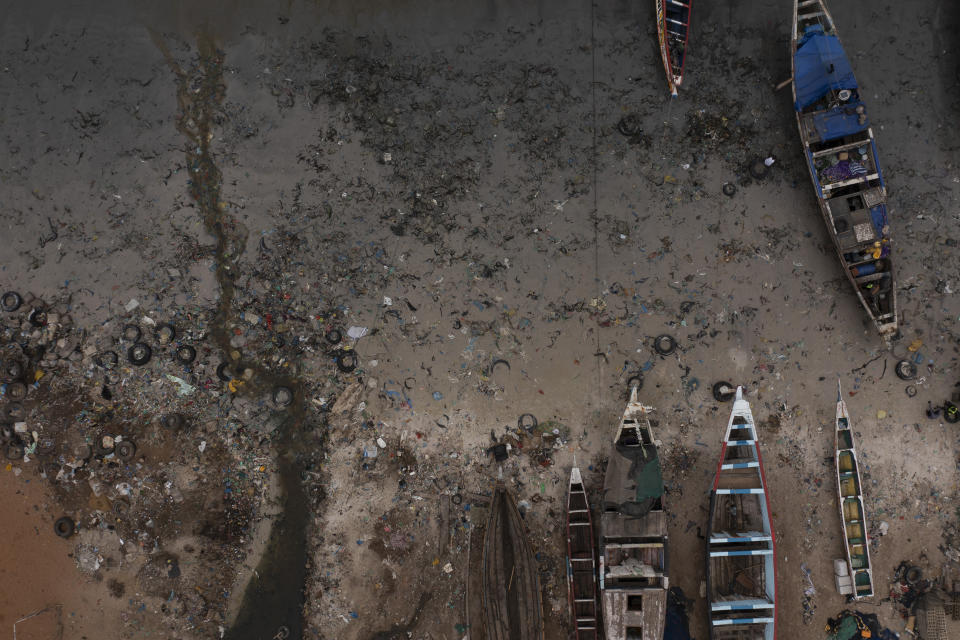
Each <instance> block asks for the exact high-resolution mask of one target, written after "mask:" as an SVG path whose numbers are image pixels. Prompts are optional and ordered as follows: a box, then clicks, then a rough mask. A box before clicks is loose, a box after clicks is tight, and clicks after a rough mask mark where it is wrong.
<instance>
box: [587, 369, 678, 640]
mask: <svg viewBox="0 0 960 640" xmlns="http://www.w3.org/2000/svg"><path fill="white" fill-rule="evenodd" d="M652 410H653V409H652V408H651V407H648V406H645V405H643V404H642V403H640V402H639V401H638V400H637V388H636V387H634V388H633V389H632V390H631V392H630V402H629V403H628V404H627V408H626V410H625V411H624V412H623V417H622V418H621V419H620V424H619V426H618V427H617V433H616V437H615V438H614V440H613V443H614V446H613V451H612V452H611V453H610V462H609V463H608V464H607V473H606V476H605V477H604V482H603V511H602V513H601V515H600V599H601V602H602V604H603V609H602V610H603V623H604V629H605V630H606V638H607V640H628V639H629V640H634V639H636V640H662V638H663V627H664V621H665V614H666V607H667V589H668V588H669V586H670V584H669V579H668V577H667V522H666V516H665V514H664V511H663V474H662V472H661V469H660V458H659V455H658V452H657V448H658V445H659V443H658V441H657V440H656V439H655V438H654V435H653V427H652V426H651V425H650V418H649V414H650V412H651V411H652Z"/></svg>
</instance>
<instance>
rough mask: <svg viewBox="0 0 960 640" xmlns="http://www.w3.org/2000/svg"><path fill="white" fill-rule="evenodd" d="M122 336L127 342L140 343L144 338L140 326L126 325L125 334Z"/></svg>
mask: <svg viewBox="0 0 960 640" xmlns="http://www.w3.org/2000/svg"><path fill="white" fill-rule="evenodd" d="M120 335H122V336H123V339H124V340H126V341H127V342H140V338H142V337H143V331H141V330H140V327H139V326H138V325H135V324H125V325H123V332H122V333H121V334H120Z"/></svg>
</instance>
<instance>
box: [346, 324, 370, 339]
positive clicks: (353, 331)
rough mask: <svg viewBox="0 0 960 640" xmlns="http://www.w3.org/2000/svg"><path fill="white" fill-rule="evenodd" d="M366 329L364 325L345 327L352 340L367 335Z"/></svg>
mask: <svg viewBox="0 0 960 640" xmlns="http://www.w3.org/2000/svg"><path fill="white" fill-rule="evenodd" d="M367 331H368V329H367V328H366V327H350V328H349V329H347V335H348V336H349V337H351V338H353V339H354V340H357V339H359V338H362V337H363V336H365V335H367Z"/></svg>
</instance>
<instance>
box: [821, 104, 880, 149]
mask: <svg viewBox="0 0 960 640" xmlns="http://www.w3.org/2000/svg"><path fill="white" fill-rule="evenodd" d="M861 105H863V103H862V102H860V101H859V100H857V101H852V100H851V101H850V102H848V103H847V104H846V105H845V106H842V107H836V108H834V109H830V110H829V111H824V112H822V113H818V114H816V115H815V116H813V126H814V127H816V130H817V135H818V136H820V139H821V140H823V141H827V140H835V139H837V138H842V137H844V136H849V135H850V134H853V133H859V132H860V131H863V130H864V129H866V128H867V127H869V126H870V120H869V118H866V117H865V118H864V121H863V123H862V124H861V123H860V114H858V113H857V107H858V106H861ZM864 111H866V109H864ZM864 115H865V114H864Z"/></svg>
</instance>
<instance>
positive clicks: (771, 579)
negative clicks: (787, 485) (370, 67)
mask: <svg viewBox="0 0 960 640" xmlns="http://www.w3.org/2000/svg"><path fill="white" fill-rule="evenodd" d="M706 555H707V601H708V602H709V604H710V640H775V639H776V605H777V587H776V585H777V580H776V543H775V539H774V534H773V525H772V523H771V519H770V503H769V496H768V493H767V483H766V479H765V477H764V474H763V460H762V459H761V457H760V448H759V443H758V442H757V430H756V425H755V423H754V420H753V413H752V412H751V411H750V403H749V402H747V401H746V400H745V399H744V398H743V388H742V387H737V393H736V398H735V400H734V402H733V410H732V411H731V413H730V420H729V422H728V423H727V431H726V435H725V437H724V439H723V446H722V448H721V453H720V462H719V464H718V465H717V475H716V477H715V478H714V481H713V489H712V491H711V492H710V521H709V524H708V526H707V554H706Z"/></svg>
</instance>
